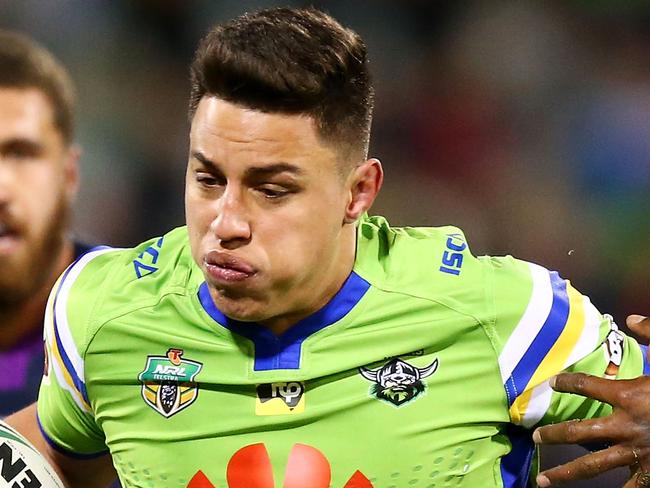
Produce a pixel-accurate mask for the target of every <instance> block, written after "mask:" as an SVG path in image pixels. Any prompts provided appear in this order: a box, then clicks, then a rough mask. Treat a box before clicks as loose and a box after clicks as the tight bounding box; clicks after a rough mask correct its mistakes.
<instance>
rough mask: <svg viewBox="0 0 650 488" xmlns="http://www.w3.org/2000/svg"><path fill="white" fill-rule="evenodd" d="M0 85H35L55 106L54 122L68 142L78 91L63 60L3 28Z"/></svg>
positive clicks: (70, 136) (71, 133)
mask: <svg viewBox="0 0 650 488" xmlns="http://www.w3.org/2000/svg"><path fill="white" fill-rule="evenodd" d="M0 88H19V89H27V88H35V89H37V90H40V91H41V92H43V94H44V95H45V96H46V97H47V98H48V100H49V101H50V103H51V105H52V112H53V114H54V124H55V126H56V127H57V129H58V130H59V131H60V133H61V136H62V137H63V140H64V142H65V143H66V144H69V143H70V142H72V139H73V137H74V106H75V90H74V86H73V84H72V80H71V79H70V76H69V75H68V73H67V71H66V70H65V68H64V67H63V65H62V64H61V63H59V62H58V61H57V60H56V59H55V58H54V56H52V54H51V53H50V52H49V51H47V50H46V49H44V48H43V47H41V46H40V45H38V44H37V43H36V42H34V41H33V40H32V39H30V38H28V37H27V36H24V35H22V34H19V33H17V32H12V31H7V30H2V29H0Z"/></svg>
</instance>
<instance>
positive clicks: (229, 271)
mask: <svg viewBox="0 0 650 488" xmlns="http://www.w3.org/2000/svg"><path fill="white" fill-rule="evenodd" d="M204 263H205V268H206V271H207V273H208V274H209V275H210V277H211V278H212V279H213V280H214V281H216V282H221V283H236V282H241V281H244V280H246V279H248V278H251V277H252V276H254V275H255V274H256V273H257V270H256V269H255V268H254V267H253V266H252V265H250V264H249V263H248V262H246V261H245V260H243V259H241V258H238V257H236V256H233V255H232V254H229V253H225V252H222V251H210V252H209V253H207V254H206V256H205V258H204Z"/></svg>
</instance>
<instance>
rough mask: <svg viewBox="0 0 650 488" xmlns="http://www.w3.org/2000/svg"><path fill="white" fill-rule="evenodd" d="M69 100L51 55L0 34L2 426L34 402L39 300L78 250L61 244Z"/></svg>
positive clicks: (73, 172) (71, 181) (66, 216)
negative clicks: (3, 417)
mask: <svg viewBox="0 0 650 488" xmlns="http://www.w3.org/2000/svg"><path fill="white" fill-rule="evenodd" d="M73 91H74V90H73V86H72V82H71V81H70V78H69V76H68V74H67V73H66V71H65V69H64V68H63V66H61V64H60V63H59V62H58V61H56V60H55V59H54V58H53V56H52V55H51V54H50V53H49V52H47V51H46V50H45V49H43V48H42V47H40V46H38V45H37V44H35V43H34V42H33V41H32V40H30V39H28V38H26V37H24V36H22V35H19V34H16V33H13V32H8V31H0V370H1V371H3V374H2V375H0V417H2V416H4V415H8V414H9V413H12V412H15V411H16V410H18V409H20V408H23V407H24V406H26V405H29V404H30V403H32V402H34V401H35V400H36V395H37V393H38V385H39V383H40V380H41V376H42V371H43V330H42V327H43V312H44V310H45V303H46V301H47V296H48V293H49V291H50V289H51V288H52V285H53V284H54V282H55V280H56V278H57V276H59V275H60V274H61V272H62V271H63V270H64V269H65V268H66V266H67V265H68V264H69V263H70V262H71V261H72V260H73V259H74V258H75V256H78V255H79V254H81V253H82V252H84V251H85V250H86V248H85V246H83V245H82V244H80V243H76V242H74V241H73V240H72V237H71V236H70V234H69V232H70V231H69V221H70V206H71V203H72V200H73V198H74V196H75V193H76V191H77V183H78V170H77V159H78V157H79V150H78V148H77V147H76V146H75V145H74V144H73V129H74V120H73V118H74V117H73V114H74V94H73Z"/></svg>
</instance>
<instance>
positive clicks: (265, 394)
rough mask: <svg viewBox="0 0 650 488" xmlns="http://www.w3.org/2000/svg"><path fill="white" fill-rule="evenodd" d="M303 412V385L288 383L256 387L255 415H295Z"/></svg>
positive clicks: (298, 382) (296, 382) (266, 384)
mask: <svg viewBox="0 0 650 488" xmlns="http://www.w3.org/2000/svg"><path fill="white" fill-rule="evenodd" d="M304 411H305V385H304V383H301V382H300V381H288V382H278V383H264V384H261V385H257V398H256V399H255V415H295V414H297V413H302V412H304Z"/></svg>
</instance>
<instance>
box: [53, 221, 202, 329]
mask: <svg viewBox="0 0 650 488" xmlns="http://www.w3.org/2000/svg"><path fill="white" fill-rule="evenodd" d="M188 247H189V246H188V242H187V230H186V228H185V227H179V228H176V229H174V230H172V231H170V232H168V233H167V234H165V235H163V236H161V237H156V238H153V239H149V240H147V241H145V242H143V243H141V244H139V245H137V246H135V247H133V248H111V247H105V246H100V247H97V248H93V249H91V250H90V251H89V252H87V253H85V254H83V255H82V256H80V257H78V258H77V260H76V261H75V262H74V263H72V264H71V265H70V266H69V267H68V269H67V270H66V271H65V272H64V274H63V275H62V277H61V278H60V279H59V282H58V283H57V285H56V288H55V293H56V300H57V301H61V302H63V303H62V304H63V305H64V306H65V307H66V309H68V313H70V310H72V309H73V310H74V311H75V313H76V314H82V315H83V314H84V311H85V312H86V313H87V314H91V313H92V315H93V317H95V318H96V319H97V320H101V318H102V317H103V316H105V315H106V314H111V313H117V312H118V311H123V310H125V309H127V308H137V307H141V306H143V304H145V303H147V302H149V301H151V300H155V299H156V297H159V296H160V295H161V294H162V293H164V292H165V291H166V290H169V289H174V288H182V287H183V286H185V284H186V282H187V279H188V276H189V273H190V268H191V255H190V252H189V249H188Z"/></svg>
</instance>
